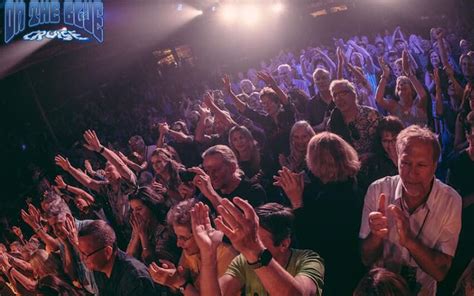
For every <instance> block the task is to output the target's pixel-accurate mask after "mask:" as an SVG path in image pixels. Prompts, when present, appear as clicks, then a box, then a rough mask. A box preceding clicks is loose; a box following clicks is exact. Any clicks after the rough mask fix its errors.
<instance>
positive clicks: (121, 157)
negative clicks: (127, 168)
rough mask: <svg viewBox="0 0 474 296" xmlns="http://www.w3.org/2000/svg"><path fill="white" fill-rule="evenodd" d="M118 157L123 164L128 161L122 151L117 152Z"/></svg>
mask: <svg viewBox="0 0 474 296" xmlns="http://www.w3.org/2000/svg"><path fill="white" fill-rule="evenodd" d="M118 156H119V157H120V159H121V160H122V161H123V162H125V163H126V162H127V161H129V160H128V157H127V156H125V154H123V153H122V151H119V152H118Z"/></svg>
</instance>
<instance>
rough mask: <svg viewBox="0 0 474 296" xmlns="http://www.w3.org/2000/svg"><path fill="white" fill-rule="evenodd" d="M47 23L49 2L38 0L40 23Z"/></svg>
mask: <svg viewBox="0 0 474 296" xmlns="http://www.w3.org/2000/svg"><path fill="white" fill-rule="evenodd" d="M48 23H49V2H47V1H40V24H48Z"/></svg>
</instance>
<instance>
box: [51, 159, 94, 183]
mask: <svg viewBox="0 0 474 296" xmlns="http://www.w3.org/2000/svg"><path fill="white" fill-rule="evenodd" d="M54 161H55V162H56V165H57V166H59V167H60V168H62V169H63V170H64V171H66V172H68V173H69V174H71V176H72V177H73V178H74V179H76V181H78V182H79V183H81V184H82V185H83V186H85V187H87V188H90V189H92V190H94V191H96V192H98V191H99V190H100V187H101V185H102V184H101V183H100V182H99V181H96V180H94V179H92V178H91V177H89V176H88V175H87V174H85V173H84V172H83V171H81V170H80V169H77V168H75V167H73V166H72V165H71V163H70V162H69V159H67V158H64V157H63V156H61V155H56V157H55V158H54Z"/></svg>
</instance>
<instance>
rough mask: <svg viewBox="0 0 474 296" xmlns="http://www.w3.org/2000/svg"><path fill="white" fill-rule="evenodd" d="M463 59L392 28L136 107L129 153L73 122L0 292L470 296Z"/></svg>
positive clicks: (2, 253)
mask: <svg viewBox="0 0 474 296" xmlns="http://www.w3.org/2000/svg"><path fill="white" fill-rule="evenodd" d="M471 49H472V47H471V43H470V42H469V41H468V40H467V39H462V38H461V36H457V35H456V34H455V33H451V32H448V31H446V30H444V29H442V28H433V29H432V30H431V31H430V32H429V38H428V39H424V38H423V37H422V36H419V35H415V34H412V35H410V36H409V37H408V38H407V36H405V35H404V34H403V32H402V30H401V29H400V28H399V27H397V28H396V29H395V30H394V32H393V34H388V33H386V34H384V35H377V36H374V39H373V40H372V42H369V38H368V37H367V36H360V37H359V36H355V37H353V38H351V39H349V40H346V41H344V40H342V39H335V44H334V47H323V46H321V47H308V48H305V49H302V50H301V51H300V52H284V51H282V52H281V53H280V54H279V55H278V57H275V58H273V59H271V61H270V62H269V63H267V62H265V61H262V63H260V65H259V66H258V67H255V68H251V69H249V70H248V71H247V73H246V74H244V73H243V72H240V73H238V74H237V75H234V76H233V77H231V76H228V75H223V76H222V77H221V81H220V84H221V87H220V88H219V89H215V90H208V91H206V92H205V93H204V94H203V96H202V98H199V99H190V98H188V97H186V96H183V98H182V100H181V101H180V102H179V103H176V102H173V101H172V100H170V99H166V100H164V101H163V102H162V105H161V106H159V107H156V109H151V108H150V109H147V108H148V107H145V108H146V109H147V110H142V109H141V108H140V107H137V108H135V109H134V110H132V111H131V112H132V114H135V113H136V114H140V115H137V116H141V118H142V119H143V122H133V120H132V119H133V118H132V119H128V121H127V125H128V126H134V125H136V126H138V127H137V128H136V129H135V131H137V132H140V133H141V132H143V133H142V134H136V135H133V136H131V137H130V138H129V139H128V147H122V146H121V145H119V144H116V142H114V141H117V138H122V137H124V133H123V130H119V129H115V130H114V126H113V124H111V123H113V122H114V118H115V119H116V118H117V117H116V116H115V115H114V114H108V115H107V116H108V117H104V116H102V117H103V118H104V122H103V123H98V122H87V123H84V124H87V126H84V128H85V129H86V131H85V132H84V133H83V135H82V139H80V135H77V138H78V142H77V143H81V144H83V145H77V143H76V144H75V145H74V148H73V149H71V150H70V151H69V152H67V153H68V154H69V155H68V154H64V153H63V154H58V155H56V157H55V158H54V163H55V164H56V165H57V166H58V168H60V169H61V170H62V173H61V174H60V175H57V176H47V175H46V176H41V177H42V180H40V182H39V187H40V189H39V192H40V195H41V197H40V198H39V199H38V201H37V202H36V200H34V201H32V202H31V203H29V204H28V205H27V206H26V207H25V208H24V209H23V210H22V211H21V218H22V220H23V221H24V223H25V225H24V226H28V227H29V229H22V228H21V227H19V226H18V225H12V227H11V233H12V234H13V236H12V237H13V238H12V239H9V240H8V241H4V242H3V243H2V244H0V270H1V277H0V279H1V280H0V281H1V290H0V294H1V295H205V296H207V295H242V294H245V295H472V293H474V281H473V270H474V263H473V262H474V261H473V260H472V258H473V256H472V255H473V250H474V244H473V235H472V234H473V218H474V213H473V205H472V204H473V201H474V183H473V182H472V172H474V51H471ZM257 69H258V70H257ZM125 91H126V90H124V92H125ZM128 91H130V90H128ZM150 92H151V93H153V91H152V90H151V91H150ZM131 95H133V91H131ZM124 96H125V95H124ZM150 96H152V94H151V95H150ZM120 101H121V100H118V102H120ZM144 101H145V102H146V103H143V104H144V105H145V106H148V105H149V104H150V102H151V101H152V100H147V99H145V100H144ZM86 108H89V107H87V106H86ZM90 108H91V110H92V111H93V112H89V114H91V118H93V114H94V112H102V111H101V109H100V108H96V107H93V106H92V107H90ZM142 108H143V106H142ZM117 116H118V115H117ZM151 123H156V124H155V125H152V124H151ZM106 124H109V125H110V126H107V125H106ZM109 130H110V131H109ZM65 132H67V131H65ZM145 133H146V134H145ZM104 135H106V136H107V137H106V138H107V139H106V140H107V141H105V140H104V137H103V136H104ZM78 150H81V151H80V152H79V153H76V152H77V151H78ZM26 233H32V235H31V236H27V235H26Z"/></svg>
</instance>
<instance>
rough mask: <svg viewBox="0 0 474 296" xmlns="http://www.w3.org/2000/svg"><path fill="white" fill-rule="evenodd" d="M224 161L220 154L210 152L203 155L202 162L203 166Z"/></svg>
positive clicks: (220, 163) (216, 164)
mask: <svg viewBox="0 0 474 296" xmlns="http://www.w3.org/2000/svg"><path fill="white" fill-rule="evenodd" d="M223 163H224V158H223V157H222V155H220V154H217V153H216V154H210V155H206V157H204V159H203V161H202V164H203V165H204V167H210V166H220V165H222V164H223Z"/></svg>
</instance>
